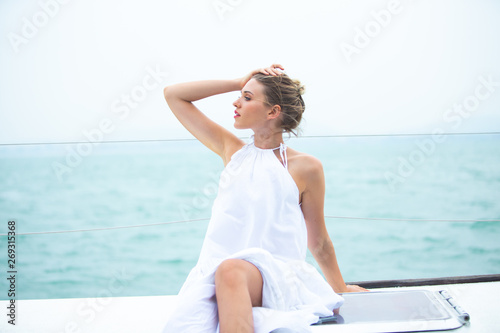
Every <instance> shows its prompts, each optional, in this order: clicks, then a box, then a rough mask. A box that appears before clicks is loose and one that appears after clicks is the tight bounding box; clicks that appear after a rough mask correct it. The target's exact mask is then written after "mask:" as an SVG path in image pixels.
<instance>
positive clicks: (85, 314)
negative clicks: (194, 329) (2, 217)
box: [0, 282, 500, 333]
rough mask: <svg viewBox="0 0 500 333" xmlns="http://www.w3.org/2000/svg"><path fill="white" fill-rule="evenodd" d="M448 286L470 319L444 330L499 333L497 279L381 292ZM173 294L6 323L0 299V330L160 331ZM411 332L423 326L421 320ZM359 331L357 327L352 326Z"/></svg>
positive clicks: (22, 304)
mask: <svg viewBox="0 0 500 333" xmlns="http://www.w3.org/2000/svg"><path fill="white" fill-rule="evenodd" d="M415 289H418V290H430V291H438V290H443V289H444V290H447V291H448V293H449V294H450V295H451V296H452V297H453V298H454V299H455V300H456V302H457V303H458V304H459V305H460V306H462V308H463V309H464V310H465V311H467V312H468V313H469V314H470V322H469V323H467V324H466V325H464V326H462V327H461V328H458V329H456V330H451V331H448V332H458V333H470V332H475V333H476V332H478V333H479V332H481V333H483V332H500V320H498V318H497V316H499V315H500V302H499V300H498V298H499V296H500V282H484V283H465V284H452V285H436V286H424V287H404V288H384V289H376V290H377V291H379V290H380V291H381V290H415ZM175 302H176V296H146V297H110V298H70V299H42V300H20V301H16V321H15V322H16V325H15V326H13V325H11V324H8V323H7V320H8V319H9V318H8V316H6V315H5V314H7V311H8V310H7V309H6V307H7V306H9V301H0V308H1V309H3V312H4V314H3V315H2V320H1V322H0V332H5V333H9V332H23V333H24V332H26V333H29V332H36V333H40V332H54V333H80V332H81V333H83V332H93V333H101V332H102V333H104V332H106V333H108V332H122V333H127V332H130V333H135V332H161V330H162V328H163V326H164V324H165V321H166V319H167V317H168V316H169V314H170V313H171V312H172V310H173V308H174V306H175ZM414 329H415V332H423V331H425V330H426V327H425V322H424V323H422V326H421V327H415V328H414ZM312 331H313V332H314V333H326V332H350V331H349V327H348V325H344V326H342V325H324V326H312ZM356 332H359V330H356Z"/></svg>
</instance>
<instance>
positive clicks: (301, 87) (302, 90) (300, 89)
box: [293, 80, 306, 95]
mask: <svg viewBox="0 0 500 333" xmlns="http://www.w3.org/2000/svg"><path fill="white" fill-rule="evenodd" d="M293 83H295V86H296V87H297V92H298V93H299V95H304V93H305V92H306V87H305V86H304V85H303V84H301V83H300V81H299V80H293Z"/></svg>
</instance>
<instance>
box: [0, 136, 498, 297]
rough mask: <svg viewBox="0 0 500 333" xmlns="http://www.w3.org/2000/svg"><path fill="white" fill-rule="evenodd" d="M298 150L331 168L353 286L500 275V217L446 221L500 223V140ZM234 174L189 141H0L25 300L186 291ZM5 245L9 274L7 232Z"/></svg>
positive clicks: (330, 194)
mask: <svg viewBox="0 0 500 333" xmlns="http://www.w3.org/2000/svg"><path fill="white" fill-rule="evenodd" d="M287 143H288V145H289V146H290V147H292V148H295V149H297V150H300V151H303V152H306V153H309V154H312V155H314V156H316V157H318V158H319V159H320V160H321V161H322V163H323V168H324V173H325V179H326V200H325V215H326V216H327V218H326V225H327V228H328V232H329V234H330V237H331V238H332V240H333V243H334V245H335V249H336V254H337V257H338V261H339V263H340V268H341V271H342V274H343V276H344V279H345V280H346V281H367V280H381V279H405V278H429V277H443V276H461V275H476V274H491V273H500V242H499V239H500V222H498V221H497V222H461V221H452V222H448V221H436V220H488V219H496V220H500V135H475V136H474V135H467V136H462V135H454V136H446V137H444V138H437V137H432V136H402V137H401V136H399V137H340V138H335V137H329V138H328V137H322V138H301V139H290V140H288V141H287ZM222 169H223V165H222V162H221V160H220V159H219V157H218V156H216V155H215V154H214V153H212V152H210V151H209V150H208V149H206V148H205V147H203V146H202V145H201V144H200V143H198V142H197V141H189V140H188V141H158V142H129V143H101V144H99V145H90V144H87V145H84V144H80V145H75V144H46V145H10V146H9V145H4V146H0V228H1V230H0V234H6V233H7V232H8V230H7V222H8V221H9V220H15V221H16V228H17V229H16V232H17V233H18V234H20V235H18V236H17V237H16V251H17V252H16V269H17V272H18V273H17V282H16V283H17V290H18V294H17V296H18V299H40V298H70V297H97V296H104V297H107V296H149V295H171V294H176V293H177V292H178V291H179V289H180V287H181V286H182V283H183V282H184V280H185V279H186V277H187V275H188V273H189V271H190V269H191V268H192V267H193V266H194V265H195V264H196V262H197V259H198V255H199V251H200V248H201V245H202V242H203V237H204V234H205V231H206V228H207V225H208V218H209V217H210V211H211V205H212V202H213V200H214V198H215V196H216V192H217V183H218V178H219V174H220V172H221V171H222ZM263 191H265V189H263ZM355 218H356V219H355ZM357 218H362V219H357ZM380 219H388V220H380ZM390 219H392V220H390ZM419 220H432V221H419ZM180 221H186V222H180ZM171 222H178V223H171ZM159 223H160V224H159ZM155 224H157V225H155ZM126 226H130V228H114V229H106V228H112V227H126ZM137 226H142V227H137ZM89 229H95V230H92V231H88V230H89ZM97 229H104V230H97ZM78 230H80V231H78ZM63 231H64V232H63ZM70 231H71V232H70ZM53 232H57V233H53ZM23 234H26V235H23ZM0 249H2V250H0V257H2V259H1V260H0V262H2V264H1V265H0V267H2V270H3V271H4V273H5V272H6V271H7V266H6V264H7V259H8V258H7V240H6V236H0ZM307 261H308V262H310V263H312V264H314V265H316V263H315V262H314V259H313V258H312V256H311V255H308V257H307ZM316 266H317V265H316ZM0 281H1V283H0V290H7V289H8V288H7V282H6V280H5V279H0ZM0 298H1V299H7V294H6V293H1V296H0Z"/></svg>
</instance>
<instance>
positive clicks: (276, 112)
mask: <svg viewBox="0 0 500 333" xmlns="http://www.w3.org/2000/svg"><path fill="white" fill-rule="evenodd" d="M280 114H281V106H279V105H277V104H276V105H275V106H273V107H272V108H271V110H270V111H269V112H268V114H267V118H268V119H276V118H278V117H279V116H280Z"/></svg>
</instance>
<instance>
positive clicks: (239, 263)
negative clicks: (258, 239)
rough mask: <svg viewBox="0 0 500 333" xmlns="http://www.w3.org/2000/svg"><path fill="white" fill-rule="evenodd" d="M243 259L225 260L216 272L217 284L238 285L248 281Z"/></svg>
mask: <svg viewBox="0 0 500 333" xmlns="http://www.w3.org/2000/svg"><path fill="white" fill-rule="evenodd" d="M244 266H245V265H244V262H243V260H241V259H227V260H224V261H223V262H222V263H221V264H220V265H219V267H218V268H217V271H216V272H215V285H220V284H224V285H227V286H238V285H240V284H242V283H244V282H246V271H245V267H244Z"/></svg>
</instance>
